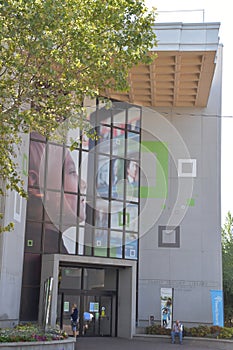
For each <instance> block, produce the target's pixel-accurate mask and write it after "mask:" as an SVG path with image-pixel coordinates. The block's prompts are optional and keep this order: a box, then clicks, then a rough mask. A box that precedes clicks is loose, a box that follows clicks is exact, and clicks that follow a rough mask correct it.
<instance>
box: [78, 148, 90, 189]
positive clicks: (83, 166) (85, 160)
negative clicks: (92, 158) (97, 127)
mask: <svg viewBox="0 0 233 350" xmlns="http://www.w3.org/2000/svg"><path fill="white" fill-rule="evenodd" d="M87 171H88V153H87V152H82V158H81V165H80V169H79V173H81V182H80V189H79V190H80V192H81V193H84V194H86V189H87Z"/></svg>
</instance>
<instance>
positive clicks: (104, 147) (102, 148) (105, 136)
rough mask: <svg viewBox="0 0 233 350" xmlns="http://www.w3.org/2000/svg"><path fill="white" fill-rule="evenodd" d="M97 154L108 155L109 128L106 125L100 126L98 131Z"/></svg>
mask: <svg viewBox="0 0 233 350" xmlns="http://www.w3.org/2000/svg"><path fill="white" fill-rule="evenodd" d="M98 135H99V139H98V152H99V153H107V154H109V153H110V144H111V143H110V140H111V128H110V127H109V126H106V125H100V126H99V131H98Z"/></svg>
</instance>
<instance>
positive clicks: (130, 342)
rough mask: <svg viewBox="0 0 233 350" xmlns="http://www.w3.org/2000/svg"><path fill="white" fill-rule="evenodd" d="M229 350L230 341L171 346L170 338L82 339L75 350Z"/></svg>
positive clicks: (193, 342) (195, 342) (190, 342)
mask: <svg viewBox="0 0 233 350" xmlns="http://www.w3.org/2000/svg"><path fill="white" fill-rule="evenodd" d="M160 349H162V350H179V349H191V350H200V349H201V350H207V349H208V350H209V349H211V350H229V349H231V350H232V349H233V343H232V342H230V341H214V340H211V339H210V340H198V339H193V338H192V339H188V338H185V339H184V341H183V344H182V345H180V344H179V343H177V344H174V345H173V344H171V341H170V339H169V338H157V337H151V338H146V337H136V338H133V339H122V338H107V337H103V338H102V337H99V338H95V337H93V338H92V337H90V338H85V337H80V338H78V339H77V341H76V348H75V350H160Z"/></svg>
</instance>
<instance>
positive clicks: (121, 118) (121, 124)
mask: <svg viewBox="0 0 233 350" xmlns="http://www.w3.org/2000/svg"><path fill="white" fill-rule="evenodd" d="M125 117H126V110H122V111H119V113H117V114H115V115H114V116H113V125H114V126H117V127H118V128H123V129H125V124H126V120H125V119H126V118H125Z"/></svg>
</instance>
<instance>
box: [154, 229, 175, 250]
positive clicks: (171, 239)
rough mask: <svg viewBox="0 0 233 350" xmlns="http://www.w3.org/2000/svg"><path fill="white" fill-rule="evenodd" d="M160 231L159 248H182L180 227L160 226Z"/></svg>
mask: <svg viewBox="0 0 233 350" xmlns="http://www.w3.org/2000/svg"><path fill="white" fill-rule="evenodd" d="M158 230H159V232H158V240H159V241H158V246H159V247H167V248H179V247H180V226H176V227H175V226H159V227H158Z"/></svg>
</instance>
